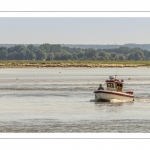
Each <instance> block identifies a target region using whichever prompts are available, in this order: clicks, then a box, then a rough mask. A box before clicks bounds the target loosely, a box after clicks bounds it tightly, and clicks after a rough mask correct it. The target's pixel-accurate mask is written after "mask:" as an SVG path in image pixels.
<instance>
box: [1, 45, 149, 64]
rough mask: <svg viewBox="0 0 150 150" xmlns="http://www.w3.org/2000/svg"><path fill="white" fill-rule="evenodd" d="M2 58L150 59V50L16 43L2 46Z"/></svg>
mask: <svg viewBox="0 0 150 150" xmlns="http://www.w3.org/2000/svg"><path fill="white" fill-rule="evenodd" d="M0 59H1V60H51V61H52V60H102V61H104V60H105V61H110V60H111V61H116V60H117V61H125V60H149V59H150V51H148V50H142V49H141V48H138V47H137V48H129V47H119V48H114V49H99V50H94V49H92V48H88V49H81V48H69V47H66V46H63V47H62V46H60V45H59V44H58V45H52V44H47V43H45V44H42V45H38V46H35V45H32V44H31V45H27V46H25V45H15V46H13V47H4V46H3V47H0Z"/></svg>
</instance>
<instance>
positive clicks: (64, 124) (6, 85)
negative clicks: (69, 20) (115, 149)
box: [0, 68, 150, 133]
mask: <svg viewBox="0 0 150 150" xmlns="http://www.w3.org/2000/svg"><path fill="white" fill-rule="evenodd" d="M116 72H117V77H118V78H119V79H124V82H125V85H124V91H127V90H132V91H134V95H135V101H134V102H117V101H114V102H99V101H95V100H94V93H93V91H94V90H96V89H97V88H98V85H99V84H100V83H102V84H103V86H104V88H105V80H106V79H108V77H109V76H110V75H115V74H116ZM0 90H1V93H0V132H9V133H11V132H21V133H22V132H31V133H32V132H45V133H49V132H54V133H63V132H67V133H68V132H70V133H72V132H82V133H85V132H95V133H101V132H112V133H118V132H123V133H128V132H132V133H134V132H138V133H140V132H142V133H144V132H148V133H149V132H150V68H46V69H45V68H41V69H39V68H37V69H0Z"/></svg>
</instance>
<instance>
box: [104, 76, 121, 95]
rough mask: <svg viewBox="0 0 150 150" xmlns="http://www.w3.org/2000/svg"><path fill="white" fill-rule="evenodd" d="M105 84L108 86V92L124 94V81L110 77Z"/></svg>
mask: <svg viewBox="0 0 150 150" xmlns="http://www.w3.org/2000/svg"><path fill="white" fill-rule="evenodd" d="M105 82H106V84H107V90H109V91H118V92H122V89H123V80H121V81H119V80H118V79H116V78H114V77H113V76H110V77H109V80H106V81H105Z"/></svg>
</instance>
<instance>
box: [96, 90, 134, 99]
mask: <svg viewBox="0 0 150 150" xmlns="http://www.w3.org/2000/svg"><path fill="white" fill-rule="evenodd" d="M94 93H95V99H102V100H108V101H111V100H112V99H117V100H125V101H134V95H132V94H128V93H123V92H116V91H105V90H97V91H94Z"/></svg>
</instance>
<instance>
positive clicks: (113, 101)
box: [110, 99, 129, 103]
mask: <svg viewBox="0 0 150 150" xmlns="http://www.w3.org/2000/svg"><path fill="white" fill-rule="evenodd" d="M110 102H111V103H123V102H129V101H128V100H119V99H110Z"/></svg>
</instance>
